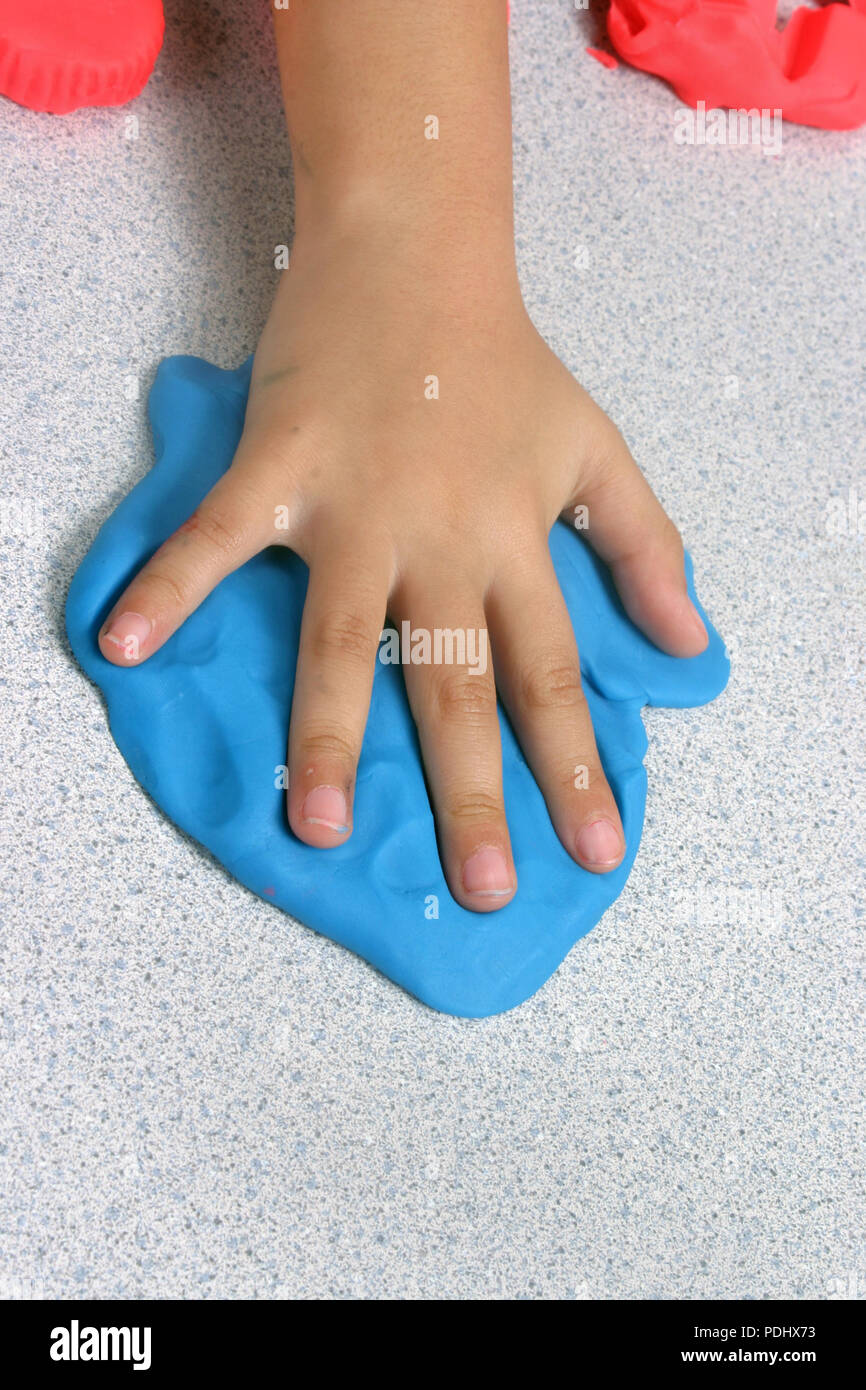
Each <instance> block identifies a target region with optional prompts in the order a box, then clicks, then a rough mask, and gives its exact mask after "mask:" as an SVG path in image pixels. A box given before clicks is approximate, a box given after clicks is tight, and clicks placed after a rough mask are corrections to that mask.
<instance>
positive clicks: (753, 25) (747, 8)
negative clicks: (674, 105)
mask: <svg viewBox="0 0 866 1390" xmlns="http://www.w3.org/2000/svg"><path fill="white" fill-rule="evenodd" d="M607 28H608V33H609V35H610V39H611V42H612V44H613V46H614V48H615V49H616V51H617V53H618V54H619V55H620V57H621V58H623V59H624V60H625V61H626V62H627V63H631V65H632V66H633V67H636V68H642V69H643V70H644V71H645V72H652V73H655V74H656V75H657V76H658V77H663V78H665V80H666V81H668V82H669V83H670V84H671V86H672V87H673V89H674V91H675V92H676V94H677V96H678V97H680V98H681V100H682V101H684V102H687V103H688V105H689V106H697V104H698V102H699V101H703V102H705V103H706V106H707V107H708V108H717V107H727V108H729V109H738V110H739V109H742V108H743V107H745V108H747V109H749V110H752V109H755V108H757V109H759V110H769V111H775V110H781V112H782V115H783V116H784V118H785V120H787V121H796V122H799V123H800V124H801V125H813V126H824V127H826V128H828V129H831V130H850V129H852V128H853V127H854V126H859V125H862V124H863V123H864V121H866V0H852V3H851V4H850V5H847V4H836V3H833V4H829V5H825V6H824V7H823V8H822V9H818V10H811V9H805V8H803V7H801V8H800V9H797V10H795V11H794V13H793V14H792V16H791V18H790V19H789V20H788V23H787V24H786V25H785V27H784V28H783V29H781V30H779V29H777V28H776V0H611V7H610V13H609V14H608V20H607Z"/></svg>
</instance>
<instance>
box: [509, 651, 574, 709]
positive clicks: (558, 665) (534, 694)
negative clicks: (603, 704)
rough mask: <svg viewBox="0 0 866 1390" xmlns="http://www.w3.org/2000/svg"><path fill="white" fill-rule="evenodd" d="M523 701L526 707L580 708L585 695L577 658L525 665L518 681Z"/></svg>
mask: <svg viewBox="0 0 866 1390" xmlns="http://www.w3.org/2000/svg"><path fill="white" fill-rule="evenodd" d="M521 694H522V697H523V704H524V705H525V706H526V708H527V709H531V710H544V709H572V710H575V709H580V710H582V709H584V708H585V706H586V696H585V695H584V693H583V686H582V684H581V680H580V667H579V666H578V664H577V661H576V660H575V661H569V660H568V659H565V660H562V661H554V662H545V663H542V664H540V665H535V666H531V667H529V668H528V669H527V670H526V671H525V672H524V674H523V679H522V682H521Z"/></svg>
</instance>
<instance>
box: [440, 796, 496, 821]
mask: <svg viewBox="0 0 866 1390" xmlns="http://www.w3.org/2000/svg"><path fill="white" fill-rule="evenodd" d="M442 809H443V811H444V813H445V815H447V816H448V818H449V820H452V821H456V822H457V823H458V824H460V825H478V824H489V823H490V822H491V821H498V820H503V819H504V817H505V808H504V806H503V803H502V798H501V796H497V795H496V794H495V793H494V792H486V791H483V790H482V789H480V788H478V787H466V788H464V789H461V790H459V791H454V792H451V793H450V795H448V796H446V797H445V800H444V805H443V808H442Z"/></svg>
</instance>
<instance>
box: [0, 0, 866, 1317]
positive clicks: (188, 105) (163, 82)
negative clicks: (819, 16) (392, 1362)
mask: <svg viewBox="0 0 866 1390" xmlns="http://www.w3.org/2000/svg"><path fill="white" fill-rule="evenodd" d="M601 22H602V12H601V9H600V8H598V7H597V6H595V0H594V8H593V9H592V10H590V11H589V12H586V11H584V12H578V13H575V12H574V9H573V6H572V4H571V3H570V0H518V3H517V4H516V5H515V6H514V15H513V22H512V65H513V74H514V105H515V152H516V188H517V206H518V235H519V247H520V258H521V266H522V274H523V280H524V286H525V292H526V297H527V301H528V304H529V306H530V309H531V311H532V312H533V314H534V316H535V319H536V322H537V324H538V326H539V328H540V329H541V330H542V332H543V333H544V334H545V336H546V337H547V338H548V339H549V341H550V342H551V343H552V344H553V346H554V347H555V348H556V349H557V351H558V352H559V353H560V354H561V355H562V356H563V358H564V360H565V361H566V362H567V363H568V364H569V366H570V367H571V368H572V369H573V370H574V371H575V372H576V373H577V374H578V375H579V376H580V378H581V380H582V381H583V382H584V384H585V385H586V386H587V387H588V388H589V390H590V391H592V392H593V393H594V394H595V395H596V397H597V398H598V399H599V401H600V402H601V403H602V404H603V405H604V406H605V408H606V409H607V410H608V411H609V412H610V413H611V414H612V415H613V417H614V418H615V419H616V420H617V422H618V423H619V425H620V426H621V428H622V429H623V431H624V433H625V434H626V437H627V438H628V439H629V441H630V443H631V444H632V447H633V449H634V452H635V454H636V456H637V457H638V459H639V460H640V461H641V463H642V465H643V466H644V468H645V470H646V472H647V474H648V476H649V478H650V480H651V481H652V483H653V485H654V486H655V487H656V489H657V491H658V492H659V494H660V496H661V498H662V500H663V501H664V503H665V504H666V506H667V507H668V510H669V511H671V512H672V514H673V515H674V516H675V517H676V518H677V520H678V522H679V523H680V525H681V527H682V530H683V532H684V534H685V536H686V540H687V543H688V545H689V546H690V548H691V550H692V553H693V555H694V558H695V565H696V572H697V575H698V579H699V584H700V590H701V594H702V597H703V599H704V601H705V603H706V604H707V607H708V608H709V610H710V612H711V614H712V615H713V617H714V619H715V621H716V623H717V625H718V627H719V628H720V630H721V632H722V633H723V635H724V636H725V637H726V639H727V640H728V642H729V646H730V648H731V651H732V655H733V657H734V672H733V676H732V680H731V684H730V686H729V688H728V691H727V692H726V693H725V694H724V695H723V696H722V697H721V698H720V699H719V700H717V701H716V702H715V704H713V705H711V706H709V707H708V708H706V709H703V710H695V711H677V712H671V711H654V712H650V713H649V714H648V716H647V725H648V729H649V733H650V738H651V748H650V752H649V756H648V770H649V780H650V795H649V806H648V815H647V824H646V830H645V835H644V842H643V846H642V849H641V853H640V856H639V858H638V862H637V865H636V867H635V870H634V872H633V874H632V877H631V880H630V883H629V885H628V887H627V889H626V891H625V892H624V893H623V895H622V897H621V898H620V900H619V902H618V903H617V904H616V905H615V906H614V908H612V909H611V911H610V912H608V913H607V915H606V916H605V918H604V919H603V921H602V922H601V924H600V925H599V926H598V927H597V928H596V930H595V931H594V932H592V933H591V934H590V935H589V937H588V938H586V939H585V940H584V941H582V942H581V943H580V944H579V945H578V946H577V947H576V948H575V950H574V951H573V952H572V953H571V955H570V957H569V958H568V960H567V961H566V963H565V964H564V965H563V967H562V968H561V970H560V971H559V972H558V974H557V975H556V976H555V978H554V979H553V980H551V981H550V982H549V984H548V985H547V986H546V987H545V988H544V989H543V990H542V991H541V992H540V994H538V995H537V996H536V997H535V998H534V999H532V1000H531V1001H530V1002H528V1003H527V1004H525V1005H523V1006H522V1007H521V1008H520V1009H518V1010H516V1011H514V1012H512V1013H510V1014H507V1015H504V1016H502V1017H498V1018H494V1019H490V1020H487V1021H483V1022H467V1021H463V1020H458V1019H453V1018H448V1017H444V1016H441V1015H437V1014H435V1013H432V1012H431V1011H429V1010H427V1009H426V1008H424V1007H423V1006H422V1005H420V1004H418V1003H416V1002H415V1001H414V1000H413V999H411V998H409V997H408V996H407V995H405V994H403V993H402V992H401V991H400V990H399V989H397V988H396V987H395V986H393V985H391V984H390V983H389V982H388V981H387V980H385V979H383V978H381V977H380V976H378V975H377V974H375V973H374V972H373V971H372V970H371V969H370V968H369V967H368V966H367V965H365V964H364V963H363V962H362V961H360V960H358V959H356V958H355V957H353V956H351V955H350V954H348V953H347V952H346V951H344V950H342V949H341V948H339V947H337V946H335V945H333V944H332V943H331V942H329V941H327V940H325V939H323V938H321V937H318V936H315V935H314V934H313V933H312V932H310V931H308V930H306V929H305V928H304V927H302V926H299V925H297V924H295V923H293V922H292V921H290V920H288V919H287V918H285V917H283V916H282V915H281V914H280V913H279V912H278V911H277V910H276V909H271V908H269V907H268V906H267V905H265V904H263V903H262V902H260V901H258V900H257V899H255V898H254V897H252V896H251V895H250V894H249V893H247V892H246V891H245V890H244V889H243V888H241V887H239V886H237V885H236V884H235V883H233V882H232V881H230V880H229V879H228V877H227V876H226V875H225V873H224V872H223V871H222V870H221V868H220V867H219V866H218V865H216V864H215V863H214V862H213V861H212V860H211V859H210V858H209V857H208V856H207V855H206V854H204V853H203V852H202V851H200V850H199V849H198V848H197V847H196V846H195V845H194V844H193V843H191V842H190V841H188V840H186V839H185V838H184V837H183V836H182V835H180V834H179V833H178V832H177V831H176V830H175V829H174V828H173V827H172V826H171V825H170V824H168V823H167V822H166V820H165V819H164V818H163V816H162V815H161V814H160V813H159V812H158V811H157V810H156V809H155V807H154V806H153V805H152V804H151V803H150V801H149V800H148V798H147V797H146V796H145V795H144V794H143V793H142V792H141V791H140V790H139V789H138V788H137V786H136V784H135V783H134V781H133V779H132V777H131V775H130V773H129V772H128V771H127V769H126V766H125V764H124V763H123V761H122V759H121V757H120V755H119V753H118V752H117V750H116V749H115V747H114V745H113V743H112V742H111V739H110V737H109V735H108V731H107V727H106V722H105V718H104V714H103V708H102V704H101V700H100V698H99V696H98V694H97V692H96V691H95V690H94V689H93V688H92V687H91V686H90V685H89V684H88V682H87V681H86V680H85V679H84V677H83V676H82V675H81V673H80V672H79V670H78V669H77V668H76V667H75V665H74V664H73V662H72V660H71V657H70V654H69V651H68V647H67V644H66V640H65V637H64V634H63V626H62V604H63V601H64V598H65V593H66V589H67V587H68V584H69V581H70V578H71V576H72V574H73V571H74V569H75V567H76V566H77V564H78V563H79V561H80V560H81V558H82V556H83V555H84V553H85V551H86V549H87V546H88V544H89V542H90V541H91V539H92V537H93V535H94V534H95V531H96V529H97V527H98V525H99V524H100V522H101V521H102V520H103V519H104V518H105V516H106V515H107V513H108V512H109V511H110V510H111V508H112V507H113V506H114V505H115V503H116V502H117V501H118V500H119V499H120V497H121V496H122V495H123V494H124V493H125V492H126V491H127V490H128V489H129V487H130V486H131V485H132V484H133V483H134V482H135V481H136V480H137V479H138V478H139V477H140V476H141V474H142V472H143V470H145V469H146V468H147V467H148V464H149V460H150V445H149V439H148V434H147V430H146V425H145V418H144V407H145V398H146V394H147V390H148V387H149V385H150V382H151V380H152V378H153V374H154V371H155V369H156V365H157V363H158V361H159V360H160V358H161V357H163V356H164V355H166V354H169V353H177V352H191V353H197V354H200V355H202V356H204V357H207V358H210V359H211V360H213V361H215V362H218V363H220V364H221V365H224V366H228V365H234V364H236V363H237V362H238V361H240V360H241V358H243V357H244V356H245V355H246V354H247V353H248V352H249V351H250V350H251V349H252V347H253V345H254V343H255V340H256V336H257V333H258V331H259V329H260V327H261V325H262V322H263V319H264V316H265V314H266V312H267V308H268V304H269V300H270V296H271V294H272V292H273V288H274V283H275V279H276V273H275V271H274V269H273V249H274V247H275V245H277V244H278V243H282V242H286V241H288V240H289V235H290V208H291V197H290V180H289V164H290V161H289V152H288V145H287V141H286V138H285V136H284V134H283V127H282V116H281V109H280V102H279V95H278V85H277V79H276V70H275V62H274V55H273V49H272V40H271V35H270V28H269V23H270V21H269V17H268V6H267V4H265V3H264V0H243V3H238V0H218V3H211V4H207V3H204V2H203V0H200V2H199V3H196V4H182V3H181V0H172V3H170V4H169V5H168V31H167V36H166V42H165V47H164V50H163V53H162V55H161V57H160V59H159V62H158V65H157V69H156V72H155V73H154V76H153V78H152V80H151V82H150V84H149V85H148V87H147V88H146V90H145V91H144V93H143V94H142V96H141V97H140V98H139V99H138V100H137V101H136V102H134V103H133V104H132V105H131V106H129V107H127V108H124V109H114V110H101V111H85V112H80V113H78V114H76V115H73V116H69V117H62V118H56V117H51V116H46V115H36V114H33V113H32V112H28V111H24V110H21V109H19V108H18V107H15V106H13V105H12V104H11V103H9V102H6V101H2V100H0V157H2V171H3V172H2V186H3V192H2V199H0V254H2V267H3V275H2V286H3V289H2V314H0V333H2V336H3V343H2V364H3V367H2V370H3V381H4V384H3V390H2V398H0V434H2V441H0V442H2V452H3V464H2V490H0V502H2V514H0V521H2V530H0V567H2V593H3V610H4V617H5V619H6V621H5V623H4V637H3V642H2V644H0V687H2V693H3V697H4V698H3V703H2V716H0V717H2V724H0V736H2V752H3V764H2V767H3V813H2V835H0V856H2V867H0V890H2V1024H3V1031H2V1048H0V1078H2V1081H0V1099H2V1104H0V1141H2V1142H0V1173H2V1184H0V1296H5V1297H17V1296H22V1295H25V1296H26V1295H27V1294H28V1293H44V1294H45V1295H47V1296H49V1297H54V1296H59V1297H75V1296H85V1295H86V1296H92V1297H97V1298H110V1297H122V1298H132V1297H137V1296H149V1297H154V1296H164V1297H171V1298H178V1297H183V1298H208V1297H211V1298H216V1297H222V1298H226V1297H229V1298H251V1297H261V1298H273V1297H278V1296H289V1297H302V1298H330V1297H337V1298H344V1297H361V1298H373V1299H382V1298H420V1297H425V1298H436V1299H438V1298H490V1297H505V1298H530V1299H532V1298H535V1299H537V1298H616V1299H634V1298H644V1297H650V1298H680V1299H695V1298H701V1297H704V1296H727V1297H746V1298H754V1299H765V1298H778V1297H786V1296H793V1297H807V1296H818V1297H833V1296H840V1295H844V1296H847V1297H851V1296H854V1297H857V1296H859V1297H864V1296H866V1233H864V1223H863V1216H864V1210H863V1184H862V1176H861V1162H862V1121H861V1118H860V1094H861V1090H862V1078H863V1070H862V1060H863V1059H862V1045H863V1028H862V1011H863V1004H864V997H863V947H862V943H861V938H860V935H859V933H858V931H857V928H858V925H859V919H860V916H861V911H862V909H861V903H862V887H863V874H862V870H863V846H864V843H866V835H864V819H866V816H864V793H863V762H864V746H866V740H864V718H863V706H864V694H866V622H864V618H866V590H864V545H866V539H864V536H863V535H862V534H861V535H859V536H858V534H857V515H856V513H857V511H858V509H859V514H860V516H861V517H862V520H861V523H860V524H861V526H862V527H863V529H866V468H864V457H866V453H864V439H863V404H864V390H863V363H864V353H863V349H864V307H866V306H864V288H863V287H864V283H866V211H864V206H866V203H864V196H863V184H864V150H866V133H864V132H862V131H861V132H849V133H833V132H827V131H819V130H808V129H805V128H801V127H786V128H785V130H784V137H783V147H782V153H781V155H780V156H779V157H777V158H773V157H768V156H765V155H763V154H762V153H761V152H760V151H759V150H754V149H750V148H744V149H739V148H737V149H734V148H725V147H722V148H708V147H699V148H689V147H685V146H680V145H678V144H677V143H676V142H675V140H674V134H673V132H674V126H675V112H676V111H677V109H678V108H679V103H678V101H677V99H676V98H675V97H674V96H673V94H672V93H671V92H670V91H669V90H668V89H667V88H666V87H665V86H664V85H663V84H662V83H660V82H657V81H656V80H654V79H653V78H651V77H647V76H644V75H642V74H639V73H636V72H632V71H629V70H628V69H626V68H624V67H620V68H619V69H618V70H617V71H614V72H609V71H607V70H605V69H604V68H603V67H601V66H600V65H599V64H598V63H596V62H594V61H593V60H592V59H591V58H590V57H588V56H587V55H586V53H585V51H584V49H585V46H586V45H587V44H592V43H595V42H598V40H599V36H600V29H601ZM133 118H135V119H134V120H133ZM833 499H836V500H835V501H834V500H833ZM839 499H842V501H841V502H840V500H839Z"/></svg>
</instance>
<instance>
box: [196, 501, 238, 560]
mask: <svg viewBox="0 0 866 1390" xmlns="http://www.w3.org/2000/svg"><path fill="white" fill-rule="evenodd" d="M196 521H197V523H198V525H197V530H198V533H199V535H200V536H201V537H202V538H203V539H204V540H205V541H206V542H207V543H208V544H209V545H210V546H211V547H212V548H213V549H214V550H216V551H218V552H219V553H220V554H221V555H225V556H228V557H231V556H233V555H236V554H237V552H238V551H239V550H240V548H241V545H242V543H243V539H244V527H243V526H242V525H241V524H240V522H239V520H238V518H237V517H233V516H231V515H229V513H227V512H224V511H223V510H222V509H221V508H219V507H215V506H213V505H212V504H211V505H210V506H202V507H200V508H199V510H198V513H197V515H196Z"/></svg>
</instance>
